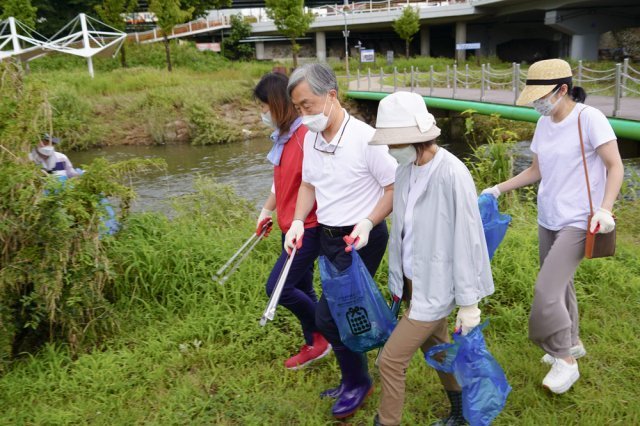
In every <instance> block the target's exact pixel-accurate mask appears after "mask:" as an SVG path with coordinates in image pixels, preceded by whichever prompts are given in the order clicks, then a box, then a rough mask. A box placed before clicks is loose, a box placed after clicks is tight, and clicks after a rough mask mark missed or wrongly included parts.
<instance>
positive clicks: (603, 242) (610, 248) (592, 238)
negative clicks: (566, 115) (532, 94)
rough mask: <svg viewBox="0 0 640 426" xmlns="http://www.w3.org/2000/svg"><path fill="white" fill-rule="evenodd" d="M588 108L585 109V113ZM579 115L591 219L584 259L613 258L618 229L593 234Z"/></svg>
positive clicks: (588, 193) (583, 156) (579, 131)
mask: <svg viewBox="0 0 640 426" xmlns="http://www.w3.org/2000/svg"><path fill="white" fill-rule="evenodd" d="M585 109H586V108H583V109H582V111H584V110H585ZM582 111H580V113H579V114H578V133H579V134H580V149H581V150H582V164H583V165H584V176H585V178H586V180H587V195H589V217H588V219H587V240H586V242H585V245H584V257H586V258H587V259H594V258H597V257H609V256H613V255H614V254H615V252H616V229H615V228H614V229H613V231H611V232H609V233H607V234H598V233H595V234H592V233H591V231H590V230H591V218H592V217H593V202H592V201H591V185H590V184H589V171H588V170H587V156H586V155H585V153H584V141H583V140H582V124H581V123H580V115H582Z"/></svg>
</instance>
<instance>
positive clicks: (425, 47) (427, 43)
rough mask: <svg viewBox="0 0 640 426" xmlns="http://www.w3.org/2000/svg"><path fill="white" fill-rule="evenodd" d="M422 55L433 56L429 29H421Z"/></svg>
mask: <svg viewBox="0 0 640 426" xmlns="http://www.w3.org/2000/svg"><path fill="white" fill-rule="evenodd" d="M420 55H422V56H431V40H430V35H429V27H421V28H420Z"/></svg>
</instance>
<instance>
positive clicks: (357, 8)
mask: <svg viewBox="0 0 640 426" xmlns="http://www.w3.org/2000/svg"><path fill="white" fill-rule="evenodd" d="M464 3H469V0H442V1H439V0H423V1H415V0H414V1H409V0H393V1H392V0H364V1H358V2H352V3H349V4H348V5H344V4H339V3H335V4H333V5H328V6H324V7H318V8H314V9H313V10H318V11H322V13H321V15H322V16H331V15H341V14H342V13H344V12H347V13H372V12H381V11H387V12H390V11H392V10H397V9H404V8H405V7H407V6H412V7H417V8H424V7H433V6H449V5H453V4H464ZM325 10H326V12H325Z"/></svg>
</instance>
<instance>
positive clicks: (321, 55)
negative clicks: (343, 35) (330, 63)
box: [316, 31, 327, 62]
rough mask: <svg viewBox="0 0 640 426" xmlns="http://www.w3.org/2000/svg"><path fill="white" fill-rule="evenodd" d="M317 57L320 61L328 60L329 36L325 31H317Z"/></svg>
mask: <svg viewBox="0 0 640 426" xmlns="http://www.w3.org/2000/svg"><path fill="white" fill-rule="evenodd" d="M316 57H317V58H318V62H326V61H327V36H326V34H325V33H324V31H318V32H317V33H316Z"/></svg>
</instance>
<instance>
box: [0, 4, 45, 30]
mask: <svg viewBox="0 0 640 426" xmlns="http://www.w3.org/2000/svg"><path fill="white" fill-rule="evenodd" d="M0 5H2V15H1V16H0V20H4V19H7V18H9V17H11V16H13V17H14V18H16V19H17V20H18V21H20V22H22V23H23V24H25V25H26V26H27V27H29V28H35V26H36V12H37V11H38V8H37V7H33V6H31V0H4V1H2V2H0Z"/></svg>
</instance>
